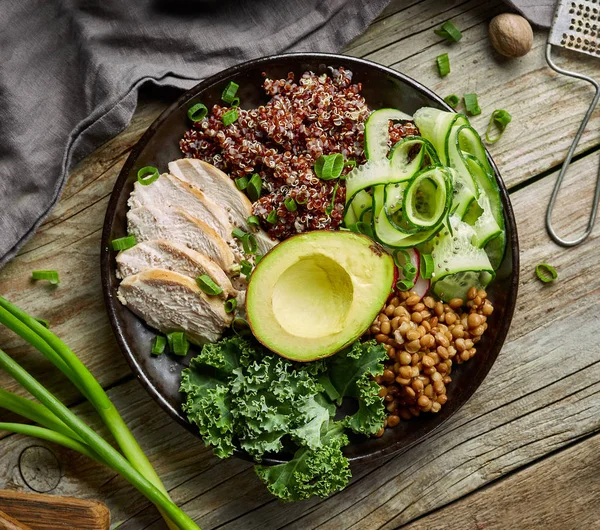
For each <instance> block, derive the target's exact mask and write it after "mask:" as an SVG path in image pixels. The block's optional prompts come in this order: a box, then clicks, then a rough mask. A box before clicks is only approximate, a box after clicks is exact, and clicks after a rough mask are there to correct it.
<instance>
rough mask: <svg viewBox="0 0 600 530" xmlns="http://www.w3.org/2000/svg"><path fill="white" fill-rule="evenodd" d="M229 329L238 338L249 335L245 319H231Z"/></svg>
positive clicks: (248, 325) (248, 326)
mask: <svg viewBox="0 0 600 530" xmlns="http://www.w3.org/2000/svg"><path fill="white" fill-rule="evenodd" d="M231 329H232V330H233V332H234V333H235V334H236V335H237V336H238V337H243V336H245V335H249V334H250V333H251V332H250V324H248V321H247V320H246V319H244V318H241V317H237V318H234V319H233V322H232V323H231Z"/></svg>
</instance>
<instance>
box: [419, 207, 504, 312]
mask: <svg viewBox="0 0 600 530" xmlns="http://www.w3.org/2000/svg"><path fill="white" fill-rule="evenodd" d="M450 223H451V224H452V228H453V233H454V235H452V234H450V231H449V230H442V231H441V232H440V233H439V234H438V235H437V236H436V237H435V238H434V240H433V242H432V243H431V245H430V246H431V248H432V251H431V257H432V258H433V262H434V267H433V274H432V278H431V281H432V282H433V292H434V293H435V294H436V295H437V296H439V297H440V298H441V299H442V300H444V301H446V302H447V301H449V300H451V299H452V298H462V299H463V300H466V297H467V291H468V290H469V289H470V288H471V287H472V286H475V287H476V288H477V289H482V288H484V287H486V286H487V284H488V283H489V282H490V281H491V280H492V279H493V278H494V275H495V273H494V268H493V267H492V264H491V263H490V260H489V258H488V256H487V254H486V252H485V250H483V249H482V248H477V247H476V246H475V245H473V244H472V242H471V241H472V239H473V236H474V235H475V230H474V229H473V227H471V226H470V225H468V224H467V223H465V222H463V221H461V220H459V219H458V218H457V217H452V218H450Z"/></svg>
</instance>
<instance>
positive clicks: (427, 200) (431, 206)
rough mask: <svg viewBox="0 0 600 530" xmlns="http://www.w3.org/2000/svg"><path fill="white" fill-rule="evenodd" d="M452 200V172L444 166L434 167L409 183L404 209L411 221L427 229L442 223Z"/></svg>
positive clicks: (419, 174) (416, 176)
mask: <svg viewBox="0 0 600 530" xmlns="http://www.w3.org/2000/svg"><path fill="white" fill-rule="evenodd" d="M451 201H452V182H451V177H450V174H449V172H447V171H446V170H445V169H444V168H441V167H434V168H431V169H426V170H424V171H421V172H420V173H418V174H417V175H415V176H414V177H413V178H412V179H411V180H410V182H409V183H408V184H407V186H406V190H405V191H404V200H403V208H402V211H403V214H404V218H405V219H406V220H407V221H408V222H409V223H411V224H413V225H414V226H417V227H419V228H420V229H422V230H423V229H425V230H426V229H430V228H433V227H435V226H439V225H440V224H441V223H442V221H443V220H444V217H445V216H446V215H447V214H448V210H449V208H450V203H451Z"/></svg>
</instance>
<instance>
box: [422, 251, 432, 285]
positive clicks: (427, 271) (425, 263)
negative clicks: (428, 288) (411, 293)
mask: <svg viewBox="0 0 600 530" xmlns="http://www.w3.org/2000/svg"><path fill="white" fill-rule="evenodd" d="M432 273H433V258H432V257H431V254H421V276H422V277H423V278H424V279H426V280H429V279H430V278H431V276H432Z"/></svg>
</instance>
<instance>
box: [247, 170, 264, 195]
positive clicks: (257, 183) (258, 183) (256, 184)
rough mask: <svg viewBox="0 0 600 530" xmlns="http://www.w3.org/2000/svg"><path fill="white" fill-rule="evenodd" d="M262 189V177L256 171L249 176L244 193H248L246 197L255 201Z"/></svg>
mask: <svg viewBox="0 0 600 530" xmlns="http://www.w3.org/2000/svg"><path fill="white" fill-rule="evenodd" d="M261 191H262V179H261V178H260V175H259V174H258V173H254V175H252V176H251V177H250V181H249V182H248V187H247V188H246V193H247V194H248V198H249V199H250V200H251V201H252V202H255V201H257V200H258V199H260V193H261Z"/></svg>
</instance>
